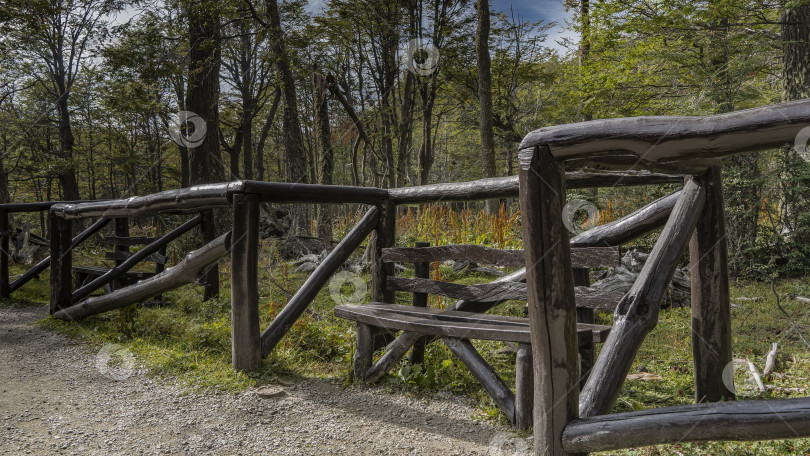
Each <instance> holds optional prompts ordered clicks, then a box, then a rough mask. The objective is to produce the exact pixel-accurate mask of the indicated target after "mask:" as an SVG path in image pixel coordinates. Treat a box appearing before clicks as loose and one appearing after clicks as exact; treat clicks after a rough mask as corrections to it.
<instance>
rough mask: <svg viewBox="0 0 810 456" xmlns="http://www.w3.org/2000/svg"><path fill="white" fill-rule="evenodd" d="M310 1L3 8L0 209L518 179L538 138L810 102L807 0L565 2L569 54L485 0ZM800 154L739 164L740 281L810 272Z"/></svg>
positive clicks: (809, 168)
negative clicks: (559, 130) (527, 148)
mask: <svg viewBox="0 0 810 456" xmlns="http://www.w3.org/2000/svg"><path fill="white" fill-rule="evenodd" d="M306 6H307V5H306V2H303V1H289V2H278V1H276V0H227V1H217V0H165V1H164V0H156V1H149V2H147V1H123V0H6V1H4V2H3V3H2V5H0V157H1V158H2V159H1V160H0V201H2V202H8V201H15V202H16V201H33V200H56V199H62V200H77V199H101V198H119V197H124V196H131V195H138V194H147V193H152V192H157V191H161V190H166V189H171V188H178V187H185V186H189V185H194V184H199V183H206V182H219V181H228V180H236V179H257V180H270V181H288V182H311V183H324V184H343V185H358V186H379V187H399V186H410V185H418V184H426V183H434V182H451V181H463V180H472V179H477V178H481V177H495V176H506V175H512V174H514V173H515V168H516V159H517V156H516V155H517V154H516V153H515V152H516V150H517V146H518V144H519V142H520V140H521V139H522V137H523V136H524V135H525V134H526V133H527V132H529V131H531V130H533V129H535V128H539V127H542V126H548V125H556V124H563V123H570V122H579V121H587V120H591V119H600V118H608V117H623V116H637V115H705V114H715V113H723V112H728V111H732V110H738V109H744V108H748V107H754V106H760V105H765V104H770V103H775V102H780V101H784V100H795V99H802V98H807V97H808V95H810V45H809V44H808V43H810V5H808V4H807V2H806V1H787V0H784V1H756V2H754V1H745V0H737V1H727V0H709V1H686V0H657V1H636V0H603V1H598V2H592V1H590V0H580V1H575V0H566V5H565V6H566V8H567V9H568V10H569V12H570V13H571V20H570V23H569V24H567V26H568V27H570V28H571V29H572V30H573V32H575V36H577V37H578V38H577V39H576V40H574V41H567V42H565V43H561V44H560V45H557V44H555V43H548V42H547V41H546V32H547V31H548V30H549V29H550V27H552V26H553V25H554V24H548V23H542V22H531V21H527V20H526V19H525V18H522V17H520V16H519V15H518V14H517V13H515V12H514V11H511V10H510V11H494V10H492V8H491V6H490V5H489V3H488V1H487V0H479V1H477V2H471V1H466V0H401V1H398V0H394V1H372V0H358V1H355V0H327V1H326V2H325V4H324V5H323V8H322V9H319V10H318V11H316V12H314V13H313V12H309V10H308V9H307V8H306ZM803 152H804V150H803V149H802V148H799V149H798V150H797V149H796V148H790V149H784V150H774V151H768V152H762V153H750V154H743V155H737V156H733V157H729V158H728V159H726V163H725V164H724V168H723V170H724V173H725V174H724V179H725V191H726V195H725V197H726V210H727V217H728V219H729V222H728V227H729V238H728V241H729V246H730V253H731V256H732V262H731V266H732V269H733V272H734V273H735V274H737V275H745V274H747V273H748V271H750V270H751V269H752V268H753V267H764V268H771V269H772V270H773V271H776V272H780V273H784V274H788V275H796V274H803V273H804V270H805V269H806V268H807V267H808V266H810V242H808V241H810V228H809V227H808V225H809V224H808V221H810V165H808V162H807V159H808V157H806V156H805V154H804V153H803ZM585 196H586V197H588V198H591V199H592V200H593V202H594V203H595V204H597V205H600V206H601V205H604V204H605V200H604V198H600V195H599V194H598V193H595V194H588V195H585ZM627 198H631V199H637V200H638V201H630V202H631V203H639V202H640V201H641V200H642V198H643V195H641V194H638V193H634V194H631V195H629V196H627ZM614 203H615V202H614ZM488 209H489V210H490V211H494V210H497V207H491V205H490V204H488ZM321 222H326V221H321Z"/></svg>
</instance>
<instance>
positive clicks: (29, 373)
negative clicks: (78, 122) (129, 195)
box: [0, 305, 528, 455]
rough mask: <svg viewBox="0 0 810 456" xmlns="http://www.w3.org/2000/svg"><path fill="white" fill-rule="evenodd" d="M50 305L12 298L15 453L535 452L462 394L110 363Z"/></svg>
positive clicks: (0, 410)
mask: <svg viewBox="0 0 810 456" xmlns="http://www.w3.org/2000/svg"><path fill="white" fill-rule="evenodd" d="M46 316H47V308H46V307H43V306H16V305H11V306H3V307H0V366H2V368H1V369H0V392H2V393H1V394H0V420H2V421H0V425H2V438H0V454H3V455H18V454H20V455H22V454H33V455H45V454H48V455H50V454H77V455H94V454H98V455H118V454H121V455H129V454H194V455H199V454H216V455H229V454H234V455H236V454H255V455H263V454H266V455H321V454H341V455H342V454H352V455H365V454H368V455H372V454H373V455H377V454H392V455H412V454H426V455H494V454H509V455H513V454H514V455H518V454H528V453H527V452H525V451H521V450H525V449H527V448H528V440H527V439H526V438H525V436H523V437H521V436H518V435H516V434H513V433H511V432H509V430H508V428H506V427H504V426H501V425H499V424H497V423H493V422H492V421H491V420H490V421H486V420H480V419H474V418H473V417H474V415H475V414H476V409H475V404H474V403H473V401H471V400H469V399H467V398H464V397H461V396H457V395H450V394H441V393H438V394H436V395H434V396H433V397H425V395H420V396H419V397H414V396H412V395H403V394H400V393H394V394H392V393H390V392H386V391H384V390H381V389H380V388H369V387H364V386H353V387H350V388H343V387H342V386H341V385H340V384H336V383H334V382H332V381H328V380H317V379H310V380H305V381H301V382H296V383H287V384H284V385H263V386H262V387H260V388H250V389H248V390H247V391H243V392H240V393H232V392H214V391H208V392H205V391H203V392H199V391H194V392H190V391H189V390H188V388H184V387H182V386H178V385H175V384H173V383H172V381H171V380H170V379H160V380H158V379H155V378H153V377H152V376H149V375H146V374H147V373H148V372H147V370H146V369H144V368H143V367H142V366H138V365H132V366H127V363H126V361H124V362H123V363H122V364H121V365H119V366H112V365H111V366H105V362H106V361H109V357H106V358H105V355H104V353H105V352H104V349H103V347H102V350H101V351H100V350H99V348H98V346H97V345H96V344H92V343H85V342H81V341H77V340H75V339H70V338H68V337H65V336H64V335H61V334H57V333H54V332H51V331H47V330H44V329H41V328H40V327H38V326H37V325H36V323H37V321H39V320H41V319H43V318H45V317H46ZM114 357H120V358H122V359H125V357H123V356H118V355H114ZM99 360H102V361H101V362H100V361H99ZM127 368H130V371H129V372H127ZM105 369H106V370H105ZM516 450H517V451H516Z"/></svg>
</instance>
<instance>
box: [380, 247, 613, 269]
mask: <svg viewBox="0 0 810 456" xmlns="http://www.w3.org/2000/svg"><path fill="white" fill-rule="evenodd" d="M447 260H469V261H475V262H477V263H487V264H491V265H495V266H502V267H513V268H522V267H523V266H524V265H525V264H526V259H525V258H524V253H523V250H518V249H512V250H505V249H495V248H492V247H487V246H483V245H475V244H453V245H441V246H436V247H424V248H415V247H391V248H387V249H383V252H382V261H384V262H400V263H416V262H431V261H447ZM571 262H572V264H573V265H574V267H577V268H599V267H607V266H618V265H619V264H620V263H621V255H620V253H619V248H618V247H581V248H576V249H571Z"/></svg>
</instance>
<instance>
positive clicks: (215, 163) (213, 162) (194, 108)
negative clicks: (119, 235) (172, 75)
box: [186, 2, 224, 242]
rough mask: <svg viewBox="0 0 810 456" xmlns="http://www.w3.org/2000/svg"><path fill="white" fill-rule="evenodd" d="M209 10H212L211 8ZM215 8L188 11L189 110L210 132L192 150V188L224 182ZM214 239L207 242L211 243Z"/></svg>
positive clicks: (192, 7) (196, 7)
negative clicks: (220, 143) (220, 150)
mask: <svg viewBox="0 0 810 456" xmlns="http://www.w3.org/2000/svg"><path fill="white" fill-rule="evenodd" d="M209 7H210V8H209ZM218 11H219V10H218V8H217V7H216V5H212V4H207V2H206V4H199V3H195V4H193V5H190V7H189V11H188V13H189V14H188V21H189V24H188V26H189V44H190V49H189V54H188V61H189V75H188V91H187V92H186V109H187V110H188V111H191V112H193V113H195V114H197V115H198V116H200V117H201V118H202V119H203V120H204V121H205V123H206V127H207V132H206V135H205V138H203V140H202V143H201V144H200V145H198V146H197V147H193V148H191V154H190V155H191V156H190V160H189V168H190V174H189V183H190V184H191V185H197V184H205V183H210V182H221V181H223V180H224V172H223V169H222V164H221V163H222V159H221V155H220V152H219V136H218V135H219V129H218V126H219V65H220V35H219V28H220V24H219V13H218ZM211 240H213V239H210V240H208V242H210V241H211Z"/></svg>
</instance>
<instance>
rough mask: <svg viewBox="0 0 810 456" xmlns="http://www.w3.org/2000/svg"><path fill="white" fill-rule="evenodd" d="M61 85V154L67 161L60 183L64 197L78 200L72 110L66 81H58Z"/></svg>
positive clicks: (58, 84) (60, 171)
mask: <svg viewBox="0 0 810 456" xmlns="http://www.w3.org/2000/svg"><path fill="white" fill-rule="evenodd" d="M57 86H58V87H59V94H60V96H59V100H58V102H57V106H58V108H59V146H60V153H59V156H60V158H61V159H62V160H64V161H65V163H64V165H62V166H60V167H59V173H58V176H59V184H60V185H61V186H62V197H63V198H65V199H66V200H68V201H74V200H78V199H80V198H79V182H78V181H77V180H76V172H75V170H74V169H73V128H72V126H71V123H70V110H69V109H68V97H69V96H70V94H69V92H68V91H67V89H66V87H65V84H64V81H62V82H61V83H60V82H59V81H57Z"/></svg>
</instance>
